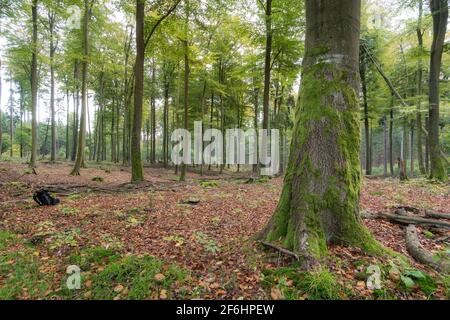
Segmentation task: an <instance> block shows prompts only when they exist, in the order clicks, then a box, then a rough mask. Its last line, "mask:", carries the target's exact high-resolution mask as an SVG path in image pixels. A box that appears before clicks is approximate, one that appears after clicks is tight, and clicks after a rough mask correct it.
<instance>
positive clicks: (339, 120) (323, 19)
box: [259, 0, 379, 265]
mask: <svg viewBox="0 0 450 320" xmlns="http://www.w3.org/2000/svg"><path fill="white" fill-rule="evenodd" d="M360 6H361V4H360V1H359V0H324V1H316V0H306V21H307V23H306V24H307V28H306V52H305V57H304V60H303V61H304V62H303V75H302V83H301V86H302V87H301V97H300V101H301V103H300V105H299V106H297V110H296V118H295V127H294V131H293V137H292V145H291V152H290V158H289V164H288V168H287V171H286V175H285V180H284V187H283V191H282V194H281V198H280V201H279V204H278V208H277V210H276V212H275V213H274V215H273V217H272V219H271V220H270V221H269V223H268V225H267V226H266V227H265V229H264V230H263V231H262V232H261V233H260V234H259V236H260V237H261V238H262V239H264V240H266V241H270V242H279V243H280V244H281V245H283V246H284V247H286V248H288V249H290V250H293V251H295V252H299V253H302V254H303V255H305V256H306V257H308V259H306V262H307V265H309V262H311V261H317V259H318V258H320V257H322V256H324V255H325V254H326V252H327V245H328V244H330V243H338V244H347V245H354V246H358V247H361V248H364V249H366V250H376V249H377V248H379V247H378V244H377V243H376V242H375V241H374V240H373V238H372V236H371V235H370V233H369V232H368V231H367V229H366V228H365V227H364V226H363V224H362V222H361V219H360V217H359V194H360V180H361V172H360V160H359V148H360V134H359V132H360V131H359V130H360V127H359V106H358V98H359V74H358V61H359V34H360V30H359V26H360V10H361V7H360ZM309 258H311V259H309Z"/></svg>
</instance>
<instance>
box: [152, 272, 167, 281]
mask: <svg viewBox="0 0 450 320" xmlns="http://www.w3.org/2000/svg"><path fill="white" fill-rule="evenodd" d="M165 278H166V276H165V275H163V274H162V273H157V274H155V277H154V279H155V280H156V281H158V282H163V281H164V279H165Z"/></svg>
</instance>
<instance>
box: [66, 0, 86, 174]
mask: <svg viewBox="0 0 450 320" xmlns="http://www.w3.org/2000/svg"><path fill="white" fill-rule="evenodd" d="M90 17H91V9H90V8H89V0H84V19H83V62H82V73H81V115H80V133H79V135H78V148H77V157H76V159H75V165H74V167H73V170H72V172H71V173H70V174H71V175H73V176H79V175H80V169H81V167H83V166H84V149H85V147H86V111H87V99H88V97H87V81H88V61H87V59H88V56H89V19H90Z"/></svg>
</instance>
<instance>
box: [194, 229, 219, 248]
mask: <svg viewBox="0 0 450 320" xmlns="http://www.w3.org/2000/svg"><path fill="white" fill-rule="evenodd" d="M195 240H196V241H197V242H198V243H199V244H201V245H202V246H203V248H204V249H205V250H206V251H208V252H211V253H213V254H216V253H218V252H220V248H219V246H218V245H217V242H216V241H214V239H211V238H210V237H208V235H206V234H204V233H203V232H200V231H197V232H196V233H195Z"/></svg>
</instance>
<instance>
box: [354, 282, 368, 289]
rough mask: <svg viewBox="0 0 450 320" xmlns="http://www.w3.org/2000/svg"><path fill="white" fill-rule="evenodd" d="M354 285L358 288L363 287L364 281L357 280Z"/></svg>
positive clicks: (364, 285)
mask: <svg viewBox="0 0 450 320" xmlns="http://www.w3.org/2000/svg"><path fill="white" fill-rule="evenodd" d="M356 287H357V288H360V289H364V288H365V287H366V283H365V282H364V281H358V282H357V283H356Z"/></svg>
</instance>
